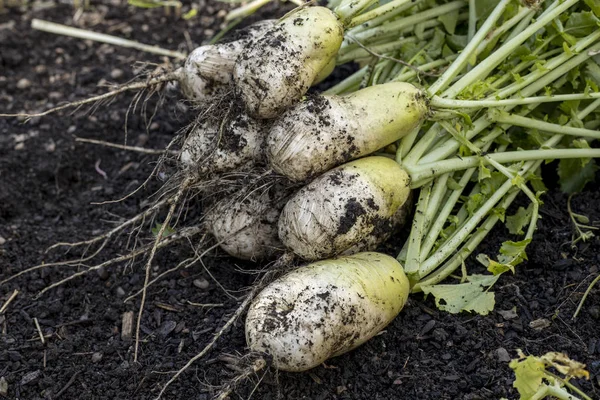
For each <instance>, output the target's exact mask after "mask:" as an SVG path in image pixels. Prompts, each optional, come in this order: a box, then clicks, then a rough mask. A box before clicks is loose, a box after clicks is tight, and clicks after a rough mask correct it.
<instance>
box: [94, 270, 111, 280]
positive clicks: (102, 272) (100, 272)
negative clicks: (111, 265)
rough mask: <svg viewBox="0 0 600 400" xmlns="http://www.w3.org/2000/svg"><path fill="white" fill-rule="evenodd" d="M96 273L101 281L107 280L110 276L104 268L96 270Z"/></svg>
mask: <svg viewBox="0 0 600 400" xmlns="http://www.w3.org/2000/svg"><path fill="white" fill-rule="evenodd" d="M96 273H97V274H98V276H99V277H100V279H102V280H103V281H105V280H107V279H108V277H109V276H110V273H109V272H108V270H107V269H106V268H104V267H101V268H99V269H97V270H96Z"/></svg>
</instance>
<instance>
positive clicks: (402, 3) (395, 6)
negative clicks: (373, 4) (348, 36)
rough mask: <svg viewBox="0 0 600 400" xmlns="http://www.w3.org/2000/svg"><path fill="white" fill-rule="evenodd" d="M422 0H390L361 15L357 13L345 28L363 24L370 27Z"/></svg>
mask: <svg viewBox="0 0 600 400" xmlns="http://www.w3.org/2000/svg"><path fill="white" fill-rule="evenodd" d="M422 1H423V0H419V1H416V2H412V1H411V0H394V1H390V2H389V3H387V4H384V5H383V6H379V7H377V8H375V9H373V10H370V11H367V12H366V13H363V14H361V15H358V16H356V17H354V18H352V20H351V21H350V23H349V24H348V26H347V28H348V29H350V28H354V27H355V26H358V25H361V24H365V28H366V27H372V26H375V25H379V24H381V23H382V22H384V21H387V20H389V19H391V18H394V17H395V16H396V15H398V14H401V13H403V12H404V11H406V10H408V9H409V8H411V7H414V6H415V5H417V4H418V3H420V2H422Z"/></svg>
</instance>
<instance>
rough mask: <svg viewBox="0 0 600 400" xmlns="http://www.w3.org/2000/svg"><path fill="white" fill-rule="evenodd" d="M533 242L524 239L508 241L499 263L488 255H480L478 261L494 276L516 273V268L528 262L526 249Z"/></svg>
mask: <svg viewBox="0 0 600 400" xmlns="http://www.w3.org/2000/svg"><path fill="white" fill-rule="evenodd" d="M530 242H531V239H524V240H521V241H519V242H513V241H510V240H508V241H506V242H504V243H502V247H500V254H499V255H498V261H494V260H492V259H491V258H490V257H488V256H487V255H486V254H479V255H478V256H477V261H479V262H480V263H482V264H483V265H484V266H486V267H487V269H488V271H489V272H491V273H492V274H494V275H501V274H503V273H505V272H507V271H512V273H513V274H514V273H515V267H516V266H517V265H519V264H521V263H522V262H523V261H524V260H527V254H526V253H525V249H526V248H527V245H528V244H529V243H530Z"/></svg>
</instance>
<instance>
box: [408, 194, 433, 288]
mask: <svg viewBox="0 0 600 400" xmlns="http://www.w3.org/2000/svg"><path fill="white" fill-rule="evenodd" d="M431 187H432V184H431V183H430V184H428V185H425V186H423V187H422V188H421V191H420V193H419V201H418V202H417V210H416V211H415V215H414V217H413V223H412V230H411V232H410V236H409V238H408V242H409V246H408V252H407V254H406V261H405V264H404V272H405V273H406V275H407V276H408V279H409V280H410V281H411V282H412V283H416V282H418V280H419V276H418V274H417V273H418V271H419V265H420V264H421V240H422V239H423V236H422V235H421V234H420V232H422V231H423V226H424V225H425V212H426V211H427V204H428V202H429V197H430V196H431Z"/></svg>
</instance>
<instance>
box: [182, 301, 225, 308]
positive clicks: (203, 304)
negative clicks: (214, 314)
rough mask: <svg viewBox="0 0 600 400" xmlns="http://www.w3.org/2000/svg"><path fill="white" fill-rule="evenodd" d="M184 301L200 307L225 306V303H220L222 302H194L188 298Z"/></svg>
mask: <svg viewBox="0 0 600 400" xmlns="http://www.w3.org/2000/svg"><path fill="white" fill-rule="evenodd" d="M185 302H186V303H188V304H189V305H190V306H193V307H200V308H204V307H223V306H225V304H222V303H194V302H193V301H189V300H186V301H185Z"/></svg>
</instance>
